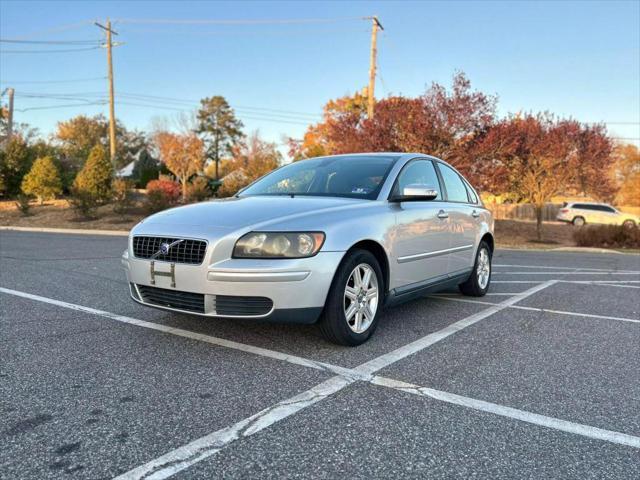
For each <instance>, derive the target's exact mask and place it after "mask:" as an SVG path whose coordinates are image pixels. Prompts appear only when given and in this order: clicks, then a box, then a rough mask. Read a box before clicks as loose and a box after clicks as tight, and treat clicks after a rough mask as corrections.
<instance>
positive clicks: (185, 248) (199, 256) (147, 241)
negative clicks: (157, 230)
mask: <svg viewBox="0 0 640 480" xmlns="http://www.w3.org/2000/svg"><path fill="white" fill-rule="evenodd" d="M178 240H182V241H181V242H180V243H177V244H176V245H174V246H173V247H171V248H170V249H169V253H167V254H166V255H162V254H159V255H158V256H157V257H155V260H160V261H163V262H172V263H187V264H190V265H200V264H201V263H202V261H203V260H204V254H205V252H206V250H207V242H205V241H204V240H190V239H179V238H169V237H143V236H135V237H133V255H134V256H135V257H137V258H151V257H152V256H153V255H155V254H156V253H157V252H158V251H159V250H160V245H162V244H163V243H167V244H169V245H171V244H172V243H173V242H176V241H178Z"/></svg>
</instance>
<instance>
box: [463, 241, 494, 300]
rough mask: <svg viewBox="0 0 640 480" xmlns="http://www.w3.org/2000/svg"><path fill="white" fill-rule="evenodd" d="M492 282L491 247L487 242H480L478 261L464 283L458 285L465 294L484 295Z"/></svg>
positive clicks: (472, 295)
mask: <svg viewBox="0 0 640 480" xmlns="http://www.w3.org/2000/svg"><path fill="white" fill-rule="evenodd" d="M490 283H491V249H490V248H489V245H487V242H480V246H479V247H478V253H477V254H476V262H475V264H474V265H473V271H472V272H471V276H470V277H469V278H468V280H467V281H466V282H464V283H461V284H460V285H458V287H459V288H460V291H461V292H462V293H463V294H464V295H469V296H471V297H483V296H484V295H485V294H486V293H487V290H489V284H490Z"/></svg>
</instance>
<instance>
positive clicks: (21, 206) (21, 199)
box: [16, 194, 31, 217]
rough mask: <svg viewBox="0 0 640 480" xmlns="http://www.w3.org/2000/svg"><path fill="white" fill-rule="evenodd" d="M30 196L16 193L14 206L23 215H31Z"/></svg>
mask: <svg viewBox="0 0 640 480" xmlns="http://www.w3.org/2000/svg"><path fill="white" fill-rule="evenodd" d="M30 201H31V197H30V196H29V195H23V194H20V195H18V197H17V199H16V207H17V208H18V210H19V211H20V213H21V214H22V216H23V217H28V216H29V215H31V203H30Z"/></svg>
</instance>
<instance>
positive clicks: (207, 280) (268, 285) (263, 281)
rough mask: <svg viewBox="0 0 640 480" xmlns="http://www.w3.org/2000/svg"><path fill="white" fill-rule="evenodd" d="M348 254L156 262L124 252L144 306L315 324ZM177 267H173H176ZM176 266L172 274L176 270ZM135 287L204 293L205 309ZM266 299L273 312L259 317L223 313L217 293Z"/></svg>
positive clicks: (132, 283) (131, 280)
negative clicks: (174, 303) (153, 298)
mask: <svg viewBox="0 0 640 480" xmlns="http://www.w3.org/2000/svg"><path fill="white" fill-rule="evenodd" d="M343 255H344V252H320V253H318V254H317V255H316V256H314V257H311V258H303V259H276V260H273V259H226V260H223V261H219V262H216V263H213V264H209V265H207V264H206V262H204V263H203V264H202V265H185V264H170V263H167V262H160V261H156V262H154V265H153V270H154V272H155V274H154V276H153V281H152V273H151V271H152V270H151V261H150V260H146V259H139V258H135V257H133V256H130V255H129V252H128V251H126V252H125V253H124V254H123V256H122V265H123V266H124V268H125V271H126V275H127V280H128V282H129V284H130V288H131V292H130V293H131V297H132V298H133V300H135V301H136V302H138V303H141V304H143V305H147V306H151V307H156V308H162V309H164V310H171V311H179V312H184V313H190V314H197V315H204V316H208V317H226V318H229V317H232V318H253V319H262V320H268V321H279V322H280V321H281V322H295V323H313V322H314V321H315V320H317V318H318V316H319V315H320V313H321V312H322V309H323V307H324V304H325V301H326V298H327V293H328V291H329V288H330V286H331V282H332V281H333V275H334V273H335V271H336V269H337V268H338V265H339V264H340V262H341V260H342V257H343ZM172 265H173V267H172ZM172 269H173V274H171V270H172ZM174 284H175V286H174ZM136 286H142V287H154V288H158V289H165V290H172V291H176V292H189V293H195V294H202V295H204V309H203V310H204V311H203V312H194V311H190V310H183V309H180V308H173V307H169V306H166V305H160V304H158V303H154V302H150V301H148V300H145V298H144V296H143V295H140V292H139V290H138V289H137V288H136ZM217 296H220V297H221V298H222V296H224V298H225V299H228V297H238V299H240V298H243V297H244V298H246V297H252V298H255V297H264V298H267V299H269V300H271V302H272V308H271V309H270V311H268V312H265V313H260V314H257V315H254V314H251V315H244V314H240V315H221V314H220V313H219V312H217V311H216V297H217Z"/></svg>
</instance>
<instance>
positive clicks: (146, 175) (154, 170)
mask: <svg viewBox="0 0 640 480" xmlns="http://www.w3.org/2000/svg"><path fill="white" fill-rule="evenodd" d="M159 174H160V163H159V162H158V160H157V159H155V158H153V157H152V156H151V154H150V153H149V151H148V150H147V149H146V148H145V149H144V150H142V151H141V152H140V154H139V155H138V159H137V160H136V162H135V164H134V165H133V172H132V177H133V178H134V179H135V181H136V184H137V185H138V186H139V187H140V188H145V187H146V186H147V183H149V181H150V180H156V179H157V178H158V175H159Z"/></svg>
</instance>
